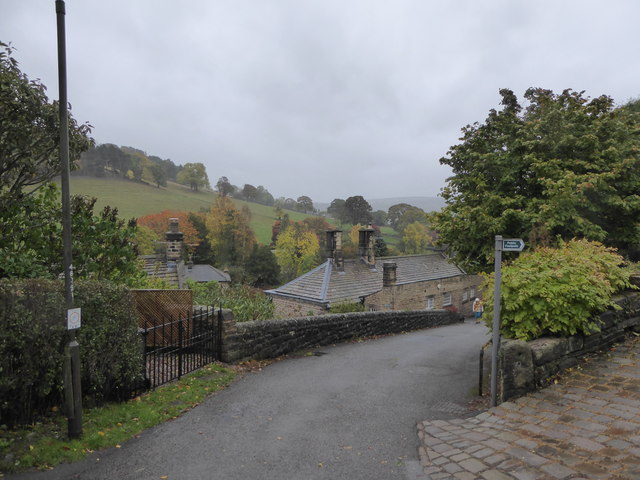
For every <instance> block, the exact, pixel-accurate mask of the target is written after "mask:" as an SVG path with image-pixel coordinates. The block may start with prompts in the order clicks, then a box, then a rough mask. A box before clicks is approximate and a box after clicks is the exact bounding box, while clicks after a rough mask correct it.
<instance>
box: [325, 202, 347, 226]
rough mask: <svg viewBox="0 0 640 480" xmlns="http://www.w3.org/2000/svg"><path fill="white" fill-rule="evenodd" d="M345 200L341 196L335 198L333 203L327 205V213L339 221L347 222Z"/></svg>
mask: <svg viewBox="0 0 640 480" xmlns="http://www.w3.org/2000/svg"><path fill="white" fill-rule="evenodd" d="M344 204H345V201H344V200H343V199H341V198H334V199H333V201H332V202H331V204H330V205H329V206H328V207H327V213H328V214H329V215H331V216H332V217H333V218H335V219H336V220H337V221H338V222H340V223H341V224H342V223H347V222H348V221H349V219H348V218H347V211H346V209H345V208H344Z"/></svg>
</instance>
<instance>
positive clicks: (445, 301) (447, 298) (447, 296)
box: [442, 292, 452, 307]
mask: <svg viewBox="0 0 640 480" xmlns="http://www.w3.org/2000/svg"><path fill="white" fill-rule="evenodd" d="M451 303H452V302H451V292H445V293H443V294H442V306H443V307H448V306H449V305H451Z"/></svg>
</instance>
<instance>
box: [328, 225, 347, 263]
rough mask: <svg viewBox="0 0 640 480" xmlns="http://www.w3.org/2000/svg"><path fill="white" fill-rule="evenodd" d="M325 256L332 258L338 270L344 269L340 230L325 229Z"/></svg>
mask: <svg viewBox="0 0 640 480" xmlns="http://www.w3.org/2000/svg"><path fill="white" fill-rule="evenodd" d="M327 258H331V259H333V262H334V263H335V265H336V268H337V269H338V271H339V272H343V271H344V256H343V255H342V230H327Z"/></svg>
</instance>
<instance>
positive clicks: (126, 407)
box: [0, 364, 235, 476]
mask: <svg viewBox="0 0 640 480" xmlns="http://www.w3.org/2000/svg"><path fill="white" fill-rule="evenodd" d="M234 377H235V372H234V371H233V370H231V369H228V368H225V367H222V366H221V365H216V364H210V365H208V366H206V367H204V368H202V369H200V370H198V371H196V372H194V373H191V374H189V375H186V376H184V377H182V379H181V380H179V381H177V382H174V383H170V384H168V385H165V386H163V387H160V388H158V389H156V390H153V391H151V392H147V393H145V394H143V395H141V396H139V397H136V398H134V399H132V400H129V401H128V402H124V403H110V404H107V405H105V406H103V407H99V408H92V409H87V410H86V411H85V412H84V416H83V435H82V437H81V438H80V439H76V440H69V439H68V438H67V434H66V431H67V422H66V418H65V417H64V416H63V415H61V414H60V413H54V414H53V415H52V416H51V417H50V418H47V419H43V420H41V421H39V422H37V423H35V424H33V425H29V426H27V427H20V428H16V429H7V428H5V427H2V429H0V472H18V471H22V470H27V469H30V468H37V469H40V470H45V469H48V468H53V467H54V466H55V465H58V464H60V463H63V462H74V461H77V460H81V459H82V458H84V457H85V456H86V455H87V454H89V453H92V452H94V451H95V450H99V449H102V448H109V447H116V448H120V444H121V443H124V442H125V441H127V440H129V439H130V438H133V437H135V436H136V435H138V434H139V433H141V432H142V431H143V430H145V429H147V428H150V427H153V426H155V425H158V424H160V423H162V422H164V421H167V420H171V419H173V418H176V417H177V416H179V415H180V414H182V413H184V412H186V411H187V410H190V409H191V408H193V407H195V406H196V405H198V404H199V403H200V402H202V400H203V399H204V398H205V397H206V396H207V395H209V394H211V393H213V392H216V391H218V390H220V389H222V388H224V387H226V386H227V385H228V384H229V383H231V381H232V380H233V378H234ZM0 476H2V474H0Z"/></svg>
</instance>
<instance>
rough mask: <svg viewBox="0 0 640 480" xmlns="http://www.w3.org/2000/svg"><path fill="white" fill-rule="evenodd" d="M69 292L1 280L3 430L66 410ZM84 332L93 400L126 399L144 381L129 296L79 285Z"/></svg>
mask: <svg viewBox="0 0 640 480" xmlns="http://www.w3.org/2000/svg"><path fill="white" fill-rule="evenodd" d="M63 292H64V285H63V283H62V282H61V281H54V280H42V279H31V280H11V279H1V280H0V321H1V322H2V323H1V324H0V424H7V425H13V424H18V423H28V422H31V421H33V419H34V416H35V415H36V414H42V413H45V412H47V411H49V410H50V409H51V408H52V407H54V406H60V405H61V404H62V398H63V397H62V394H63V384H62V383H63V380H62V365H63V359H64V347H65V345H66V343H67V334H66V314H65V301H64V293H63ZM75 300H76V301H75V304H76V306H77V307H81V308H82V327H81V328H80V330H79V331H78V342H79V343H80V356H81V361H82V367H81V368H82V390H83V395H84V396H85V399H91V400H92V401H93V403H96V404H100V403H102V402H104V401H105V400H107V399H112V398H116V399H117V398H123V397H124V396H126V394H127V393H128V392H129V391H130V389H131V388H134V387H135V386H136V385H139V383H140V382H141V380H142V364H141V356H140V351H141V350H140V349H141V345H140V340H139V339H138V337H137V319H136V317H135V315H134V314H133V311H132V308H131V299H130V295H129V292H128V290H127V289H126V288H125V287H123V286H117V285H114V284H111V283H108V282H97V281H78V282H76V284H75Z"/></svg>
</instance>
